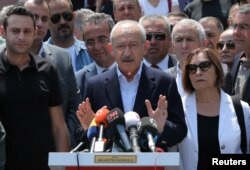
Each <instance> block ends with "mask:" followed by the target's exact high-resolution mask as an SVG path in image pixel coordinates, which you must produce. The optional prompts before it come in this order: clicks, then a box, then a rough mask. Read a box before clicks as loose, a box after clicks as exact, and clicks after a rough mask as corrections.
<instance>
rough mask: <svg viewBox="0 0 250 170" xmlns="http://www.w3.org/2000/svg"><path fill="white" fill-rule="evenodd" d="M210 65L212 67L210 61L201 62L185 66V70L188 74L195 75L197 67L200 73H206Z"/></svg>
mask: <svg viewBox="0 0 250 170" xmlns="http://www.w3.org/2000/svg"><path fill="white" fill-rule="evenodd" d="M211 65H212V62H211V61H203V62H201V63H200V64H188V65H187V66H186V69H187V71H188V73H189V74H195V73H196V71H197V69H198V67H199V68H200V70H201V71H203V72H206V71H207V70H209V68H210V67H211Z"/></svg>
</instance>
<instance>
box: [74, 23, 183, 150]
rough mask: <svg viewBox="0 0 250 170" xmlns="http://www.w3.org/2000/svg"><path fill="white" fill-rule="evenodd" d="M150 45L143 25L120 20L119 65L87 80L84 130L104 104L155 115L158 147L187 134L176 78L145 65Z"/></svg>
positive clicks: (115, 39) (114, 39)
mask: <svg viewBox="0 0 250 170" xmlns="http://www.w3.org/2000/svg"><path fill="white" fill-rule="evenodd" d="M147 46H148V44H147V41H146V33H145V30H144V29H143V27H142V26H141V25H140V24H138V23H137V22H136V21H132V20H125V21H120V22H119V23H117V24H116V25H115V27H114V28H113V29H112V31H111V44H110V48H112V52H111V54H112V56H113V57H114V58H115V61H116V63H117V66H116V67H115V68H113V69H111V70H109V71H107V72H104V73H103V74H102V75H97V76H94V77H92V78H90V79H88V80H87V88H86V91H85V96H84V98H85V101H83V102H82V103H81V104H80V105H79V107H78V111H77V116H78V118H79V120H80V122H81V124H82V127H83V129H84V130H87V128H88V126H89V124H90V122H91V120H92V119H93V117H94V112H96V111H97V110H98V109H100V108H102V107H103V106H107V108H108V109H113V108H115V107H118V108H120V109H121V110H122V111H123V112H124V113H126V112H128V111H135V112H137V113H138V114H139V115H140V117H141V118H143V117H145V116H149V117H152V118H153V119H155V121H156V123H157V131H158V135H159V136H158V141H157V146H158V147H160V148H162V149H164V150H167V147H168V146H172V145H175V144H177V143H179V142H181V141H182V139H183V138H184V137H185V136H186V133H187V127H186V124H185V120H184V111H183V107H182V102H181V98H180V95H179V93H178V91H177V86H176V82H175V79H174V78H172V77H171V76H169V75H168V74H166V73H165V72H162V71H159V70H157V69H153V68H150V67H147V66H145V65H144V64H143V62H142V59H143V55H144V52H145V50H146V47H147ZM100 87H101V88H100Z"/></svg>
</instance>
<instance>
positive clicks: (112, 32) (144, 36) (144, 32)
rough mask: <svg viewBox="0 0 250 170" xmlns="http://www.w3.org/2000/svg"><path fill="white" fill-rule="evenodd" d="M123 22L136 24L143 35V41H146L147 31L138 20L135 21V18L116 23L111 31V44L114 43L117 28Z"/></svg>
mask: <svg viewBox="0 0 250 170" xmlns="http://www.w3.org/2000/svg"><path fill="white" fill-rule="evenodd" d="M123 24H130V25H131V26H133V27H134V26H135V27H137V28H138V29H139V30H140V33H141V37H142V42H145V41H146V31H145V29H144V28H143V27H142V26H141V25H140V24H139V23H138V22H137V21H133V20H123V21H119V22H118V23H117V24H115V26H114V28H113V29H112V31H111V33H110V41H111V44H113V43H114V42H113V36H114V32H115V31H116V29H117V28H118V27H119V26H120V25H123Z"/></svg>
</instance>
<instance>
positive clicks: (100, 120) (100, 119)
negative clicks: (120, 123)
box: [95, 108, 109, 128]
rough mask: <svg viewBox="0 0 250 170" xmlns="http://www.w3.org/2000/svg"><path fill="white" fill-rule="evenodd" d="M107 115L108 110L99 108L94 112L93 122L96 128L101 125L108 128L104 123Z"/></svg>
mask: <svg viewBox="0 0 250 170" xmlns="http://www.w3.org/2000/svg"><path fill="white" fill-rule="evenodd" d="M108 113H109V110H108V109H106V108H101V109H99V110H98V111H97V112H96V114H95V122H96V124H97V126H100V125H101V124H103V125H104V127H105V128H106V127H107V126H108V123H107V121H106V117H107V114H108Z"/></svg>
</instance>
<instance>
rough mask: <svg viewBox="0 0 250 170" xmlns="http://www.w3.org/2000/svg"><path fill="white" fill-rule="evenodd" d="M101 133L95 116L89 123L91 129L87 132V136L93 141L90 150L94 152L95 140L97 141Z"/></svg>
mask: <svg viewBox="0 0 250 170" xmlns="http://www.w3.org/2000/svg"><path fill="white" fill-rule="evenodd" d="M98 134H99V127H98V126H97V125H96V122H95V118H94V119H93V120H92V121H91V123H90V125H89V129H88V132H87V138H88V140H89V141H91V145H90V152H91V153H93V151H94V147H95V142H96V137H97V136H98Z"/></svg>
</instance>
